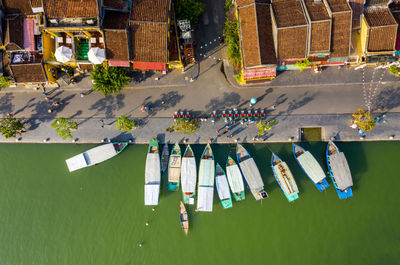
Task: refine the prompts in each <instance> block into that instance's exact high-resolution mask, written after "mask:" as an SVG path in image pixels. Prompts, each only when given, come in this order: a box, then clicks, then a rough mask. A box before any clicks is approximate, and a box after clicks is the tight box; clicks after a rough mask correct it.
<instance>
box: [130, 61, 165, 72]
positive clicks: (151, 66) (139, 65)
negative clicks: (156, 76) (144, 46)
mask: <svg viewBox="0 0 400 265" xmlns="http://www.w3.org/2000/svg"><path fill="white" fill-rule="evenodd" d="M133 69H145V70H166V69H167V64H165V63H146V62H133Z"/></svg>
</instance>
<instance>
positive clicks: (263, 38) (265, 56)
mask: <svg viewBox="0 0 400 265" xmlns="http://www.w3.org/2000/svg"><path fill="white" fill-rule="evenodd" d="M256 10H257V25H258V40H259V45H260V55H261V64H275V63H276V56H275V48H274V40H273V37H272V24H271V12H270V10H271V9H270V7H269V5H265V4H256Z"/></svg>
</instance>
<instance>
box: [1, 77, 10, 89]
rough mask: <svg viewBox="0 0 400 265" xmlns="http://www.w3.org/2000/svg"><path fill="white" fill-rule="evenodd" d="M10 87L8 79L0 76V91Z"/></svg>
mask: <svg viewBox="0 0 400 265" xmlns="http://www.w3.org/2000/svg"><path fill="white" fill-rule="evenodd" d="M9 86H10V78H8V77H5V76H0V89H1V88H6V87H9Z"/></svg>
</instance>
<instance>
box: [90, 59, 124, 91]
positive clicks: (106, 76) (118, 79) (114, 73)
mask: <svg viewBox="0 0 400 265" xmlns="http://www.w3.org/2000/svg"><path fill="white" fill-rule="evenodd" d="M90 76H91V77H92V80H93V89H94V90H96V91H99V92H101V93H103V95H104V97H107V96H108V95H110V94H116V93H119V92H121V89H122V88H123V87H124V86H126V85H127V84H128V81H129V80H130V78H129V77H128V76H127V73H126V70H125V69H123V68H120V67H109V66H107V65H103V64H98V65H96V66H95V67H94V70H93V71H92V72H91V74H90Z"/></svg>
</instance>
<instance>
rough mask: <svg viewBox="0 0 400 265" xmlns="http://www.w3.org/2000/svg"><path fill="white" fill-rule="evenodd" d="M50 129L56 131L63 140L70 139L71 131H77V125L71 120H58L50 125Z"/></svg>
mask: <svg viewBox="0 0 400 265" xmlns="http://www.w3.org/2000/svg"><path fill="white" fill-rule="evenodd" d="M51 127H53V128H54V129H56V132H57V133H58V135H59V136H60V137H61V138H62V139H63V140H65V139H67V137H68V138H70V139H72V134H71V130H77V129H78V123H77V122H76V121H72V120H71V118H58V119H56V120H54V121H53V122H52V123H51Z"/></svg>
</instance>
